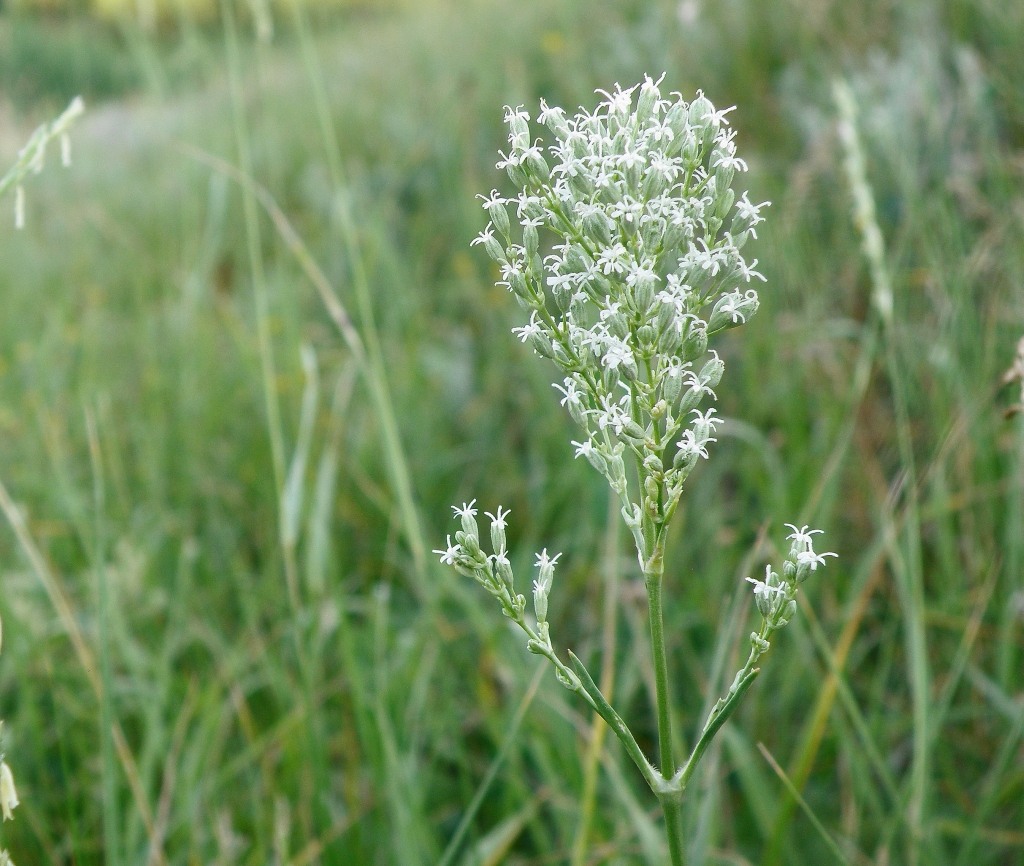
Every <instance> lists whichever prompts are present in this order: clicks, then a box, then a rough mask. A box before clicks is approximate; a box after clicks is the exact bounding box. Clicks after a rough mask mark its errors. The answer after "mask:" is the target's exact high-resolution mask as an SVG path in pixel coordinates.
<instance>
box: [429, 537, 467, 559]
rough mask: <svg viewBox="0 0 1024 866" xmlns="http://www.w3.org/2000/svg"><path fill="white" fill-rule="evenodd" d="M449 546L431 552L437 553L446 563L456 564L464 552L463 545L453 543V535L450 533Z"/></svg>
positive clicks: (446, 542)
mask: <svg viewBox="0 0 1024 866" xmlns="http://www.w3.org/2000/svg"><path fill="white" fill-rule="evenodd" d="M445 544H447V545H448V546H447V548H445V549H444V550H432V551H431V553H437V554H439V555H440V557H441V562H442V563H444V564H445V565H455V562H456V560H457V559H458V558H459V555H460V554H461V553H462V547H461V545H458V544H452V537H451V536H450V535H449V536H448V539H447V541H445Z"/></svg>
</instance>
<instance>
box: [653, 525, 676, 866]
mask: <svg viewBox="0 0 1024 866" xmlns="http://www.w3.org/2000/svg"><path fill="white" fill-rule="evenodd" d="M645 570H646V572H647V575H646V577H647V610H648V615H649V618H650V626H651V655H652V656H653V657H654V691H655V700H656V702H657V705H658V750H659V757H660V759H661V777H662V779H663V780H668V779H671V778H672V777H673V776H675V774H676V762H675V755H674V753H673V749H672V701H671V699H670V697H669V691H668V660H667V657H666V653H665V623H664V616H663V613H662V602H661V586H662V578H663V577H664V541H663V540H662V539H661V538H656V539H655V541H654V550H653V551H652V554H651V557H650V559H648V561H647V566H646V568H645ZM681 795H682V788H679V789H678V790H677V791H668V790H664V789H663V792H659V794H658V799H659V800H660V801H661V808H662V810H663V811H664V813H665V835H666V838H667V839H668V851H669V855H670V857H671V863H672V866H683V824H682V806H681V805H680V800H681Z"/></svg>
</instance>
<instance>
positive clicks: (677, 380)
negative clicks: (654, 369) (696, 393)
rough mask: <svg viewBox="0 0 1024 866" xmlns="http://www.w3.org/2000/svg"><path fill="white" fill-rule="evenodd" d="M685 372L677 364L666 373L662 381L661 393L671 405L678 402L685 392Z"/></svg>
mask: <svg viewBox="0 0 1024 866" xmlns="http://www.w3.org/2000/svg"><path fill="white" fill-rule="evenodd" d="M673 360H675V359H673ZM683 370H684V368H683V366H682V365H681V364H679V363H678V362H676V363H674V364H673V365H672V366H671V367H669V368H668V369H667V370H666V371H665V374H664V376H663V378H662V380H661V393H662V394H663V395H664V397H665V399H666V400H667V401H668V402H669V404H670V405H671V404H673V403H675V402H676V400H677V399H678V397H679V394H680V392H681V391H682V390H683Z"/></svg>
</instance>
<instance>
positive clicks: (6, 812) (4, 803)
mask: <svg viewBox="0 0 1024 866" xmlns="http://www.w3.org/2000/svg"><path fill="white" fill-rule="evenodd" d="M17 806H18V792H17V791H16V790H15V788H14V774H13V773H12V772H11V768H10V767H8V766H7V762H6V761H2V762H0V811H2V812H3V817H4V820H5V821H10V820H12V819H13V818H14V815H12V814H11V813H12V811H13V810H14V809H15V808H17Z"/></svg>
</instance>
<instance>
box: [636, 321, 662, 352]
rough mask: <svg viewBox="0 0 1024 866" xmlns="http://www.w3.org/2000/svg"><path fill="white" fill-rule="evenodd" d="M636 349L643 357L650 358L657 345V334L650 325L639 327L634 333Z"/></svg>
mask: <svg viewBox="0 0 1024 866" xmlns="http://www.w3.org/2000/svg"><path fill="white" fill-rule="evenodd" d="M636 342H637V347H638V348H639V349H640V354H641V355H643V356H644V357H648V358H649V357H651V356H652V355H654V351H655V349H656V347H657V345H658V332H657V331H655V330H654V328H653V327H652V326H651V325H641V326H640V327H639V328H638V329H637V332H636Z"/></svg>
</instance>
